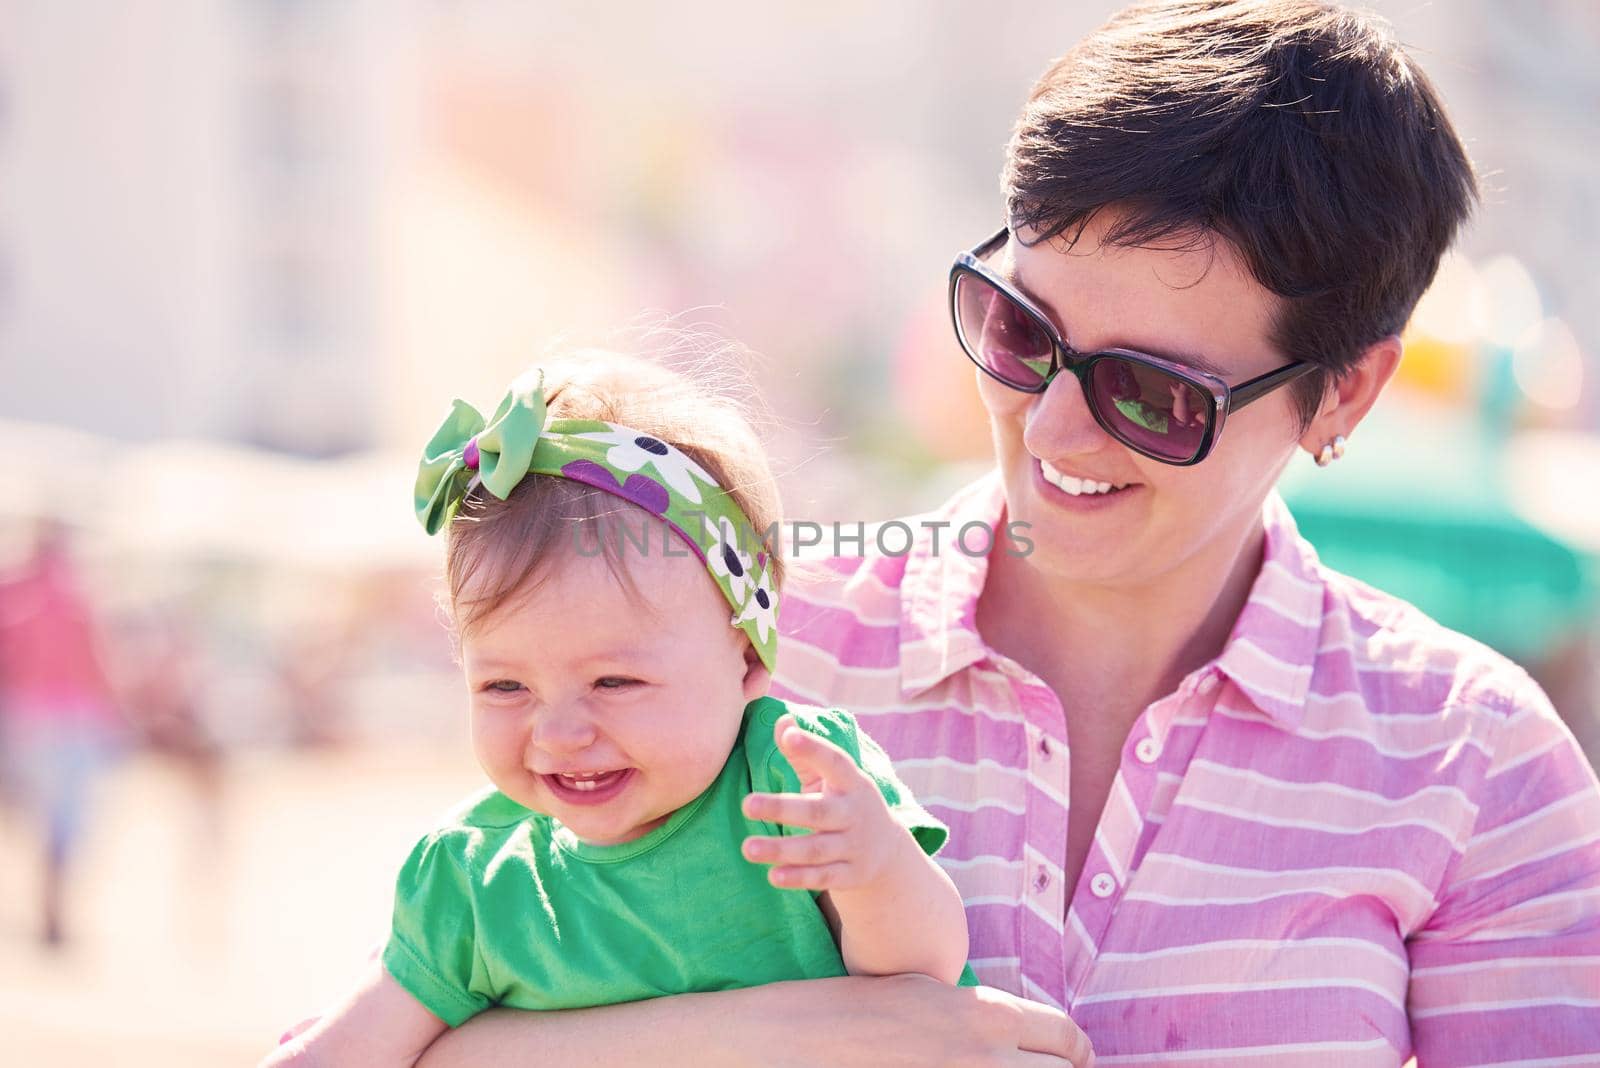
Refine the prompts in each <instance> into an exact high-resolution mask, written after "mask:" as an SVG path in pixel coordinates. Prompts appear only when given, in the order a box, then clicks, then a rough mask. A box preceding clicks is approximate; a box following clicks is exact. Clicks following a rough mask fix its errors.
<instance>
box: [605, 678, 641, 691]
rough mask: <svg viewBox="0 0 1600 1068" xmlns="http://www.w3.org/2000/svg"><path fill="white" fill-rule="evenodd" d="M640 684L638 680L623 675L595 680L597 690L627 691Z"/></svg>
mask: <svg viewBox="0 0 1600 1068" xmlns="http://www.w3.org/2000/svg"><path fill="white" fill-rule="evenodd" d="M638 682H639V680H638V679H630V678H627V677H625V676H622V675H605V676H602V677H601V678H598V679H595V680H594V685H595V689H597V690H625V689H627V688H628V687H629V686H635V685H637V684H638Z"/></svg>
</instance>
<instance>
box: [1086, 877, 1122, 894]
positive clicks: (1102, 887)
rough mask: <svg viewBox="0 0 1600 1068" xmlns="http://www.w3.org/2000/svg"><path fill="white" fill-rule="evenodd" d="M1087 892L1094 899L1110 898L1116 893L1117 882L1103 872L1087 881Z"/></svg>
mask: <svg viewBox="0 0 1600 1068" xmlns="http://www.w3.org/2000/svg"><path fill="white" fill-rule="evenodd" d="M1089 892H1090V893H1092V894H1094V896H1095V897H1110V896H1111V895H1112V894H1114V893H1116V892H1117V881H1116V880H1115V879H1113V878H1112V877H1111V876H1110V875H1108V874H1106V873H1105V872H1101V873H1100V874H1099V875H1096V876H1095V877H1094V878H1093V879H1090V880H1089Z"/></svg>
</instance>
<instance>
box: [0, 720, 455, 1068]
mask: <svg viewBox="0 0 1600 1068" xmlns="http://www.w3.org/2000/svg"><path fill="white" fill-rule="evenodd" d="M479 781H481V780H480V778H479V775H478V773H477V770H476V766H475V765H474V764H473V761H472V757H471V755H470V753H469V752H468V751H467V749H466V743H465V739H464V738H463V739H461V740H460V741H458V742H457V741H452V742H447V743H445V744H442V745H441V744H429V745H426V746H423V745H411V746H407V747H388V748H365V749H361V750H358V751H340V752H319V753H314V754H311V755H305V754H290V753H274V754H270V755H267V754H263V755H251V756H245V757H240V758H237V759H235V760H233V761H232V762H231V763H230V764H229V765H228V767H227V769H226V771H225V772H224V775H223V787H222V795H221V797H220V799H218V803H216V804H214V805H213V804H211V803H210V802H207V801H205V800H204V798H203V797H202V795H201V791H200V789H199V788H198V787H197V786H196V785H195V784H194V782H193V781H192V780H190V779H189V778H188V777H186V776H185V775H184V774H183V772H182V771H181V769H179V768H177V767H176V766H175V765H172V764H170V763H167V762H164V761H162V760H158V759H155V758H149V757H142V758H139V759H137V760H135V761H132V762H129V763H128V764H125V765H124V766H123V767H122V768H120V769H119V770H117V771H116V772H115V773H113V774H112V775H111V776H109V777H108V778H107V779H105V780H103V781H102V783H101V786H100V789H99V791H98V793H97V801H98V804H97V805H96V809H95V812H96V817H97V818H96V819H95V821H94V823H93V825H92V826H91V828H90V829H89V831H88V833H87V835H86V838H85V841H84V843H83V847H82V851H81V855H80V858H79V862H78V864H77V866H76V868H75V872H74V879H73V886H72V897H71V905H70V907H69V912H68V917H69V928H68V942H67V945H66V946H65V947H64V948H62V949H60V950H57V951H53V952H52V951H47V950H45V949H43V948H42V947H40V946H39V945H38V943H37V941H36V938H35V926H36V919H35V915H34V913H33V911H32V910H33V907H34V902H35V896H36V894H35V890H36V880H37V875H38V860H37V858H36V857H35V856H34V854H33V851H32V850H33V847H32V843H31V839H30V838H29V837H28V836H27V834H26V833H25V832H26V827H25V826H24V824H23V823H22V822H21V820H20V819H19V818H18V816H17V814H16V813H14V812H7V813H6V814H5V815H4V817H0V1064H5V1065H8V1066H9V1065H44V1064H49V1065H50V1066H52V1068H70V1066H74V1065H95V1066H102V1065H118V1066H134V1068H139V1066H145V1065H163V1066H177V1065H191V1064H192V1065H207V1066H218V1065H231V1064H252V1063H254V1061H256V1060H257V1059H259V1058H260V1057H261V1056H262V1055H263V1054H264V1053H265V1052H266V1051H267V1050H268V1049H269V1048H270V1046H271V1045H272V1044H273V1042H275V1041H276V1037H277V1035H278V1034H279V1033H280V1032H281V1031H282V1030H283V1029H284V1028H285V1027H287V1026H288V1025H290V1024H292V1023H293V1022H294V1021H296V1020H298V1019H301V1018H303V1017H305V1016H307V1015H310V1014H312V1013H314V1012H315V1011H316V1009H317V1008H318V1006H320V1005H322V1004H325V1003H327V1002H329V1001H331V1000H332V999H333V998H334V997H335V996H337V994H338V993H339V992H340V991H341V990H342V989H343V988H344V986H345V985H346V984H347V983H348V982H349V981H350V979H351V978H352V976H353V974H354V973H355V972H356V971H358V970H359V969H360V967H361V966H362V964H363V963H364V962H365V960H366V957H367V955H368V954H369V953H370V951H371V950H372V948H373V947H374V946H375V945H377V944H378V942H379V941H380V940H381V938H382V937H383V931H384V927H385V922H386V920H387V917H388V912H389V904H390V894H391V893H392V889H393V882H392V880H393V878H394V874H395V872H396V871H397V870H398V868H399V865H400V863H401V861H403V860H404V859H405V855H406V853H407V851H408V850H409V848H410V846H411V845H412V843H413V842H414V841H415V838H416V835H417V834H418V832H419V831H420V830H421V829H423V828H424V827H425V826H426V824H427V822H428V820H429V819H430V817H432V816H434V815H436V814H437V813H439V812H440V811H442V810H443V809H445V808H446V807H448V806H449V805H450V804H451V803H452V802H453V801H454V800H455V799H456V798H458V797H460V796H461V795H463V794H465V793H466V792H467V791H469V790H471V789H472V788H473V787H474V786H475V785H477V783H478V782H479ZM208 817H210V818H208Z"/></svg>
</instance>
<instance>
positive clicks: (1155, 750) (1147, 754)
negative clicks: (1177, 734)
mask: <svg viewBox="0 0 1600 1068" xmlns="http://www.w3.org/2000/svg"><path fill="white" fill-rule="evenodd" d="M1133 754H1134V756H1136V757H1138V758H1139V759H1140V760H1142V761H1143V762H1144V763H1146V764H1154V763H1155V762H1156V758H1157V757H1159V756H1160V755H1161V747H1160V746H1159V745H1157V744H1156V740H1155V739H1154V738H1140V739H1139V742H1138V744H1137V745H1135V746H1134V747H1133Z"/></svg>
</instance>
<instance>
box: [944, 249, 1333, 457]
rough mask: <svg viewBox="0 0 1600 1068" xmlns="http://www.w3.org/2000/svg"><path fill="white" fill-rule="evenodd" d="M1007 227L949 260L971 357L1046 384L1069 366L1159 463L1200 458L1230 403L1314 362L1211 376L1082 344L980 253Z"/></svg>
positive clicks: (1110, 421)
mask: <svg viewBox="0 0 1600 1068" xmlns="http://www.w3.org/2000/svg"><path fill="white" fill-rule="evenodd" d="M1010 236H1011V231H1010V230H1009V228H1007V229H1002V230H1001V231H1000V232H999V233H997V234H995V235H994V236H993V237H991V238H989V239H988V240H987V241H985V242H983V243H982V244H980V245H978V246H977V247H976V248H974V249H973V250H972V251H971V252H963V253H962V254H961V255H959V256H957V257H956V262H955V263H954V265H952V266H951V268H950V318H951V321H952V322H953V323H954V324H955V328H956V339H957V340H958V341H960V342H961V348H962V351H964V352H965V353H966V354H967V356H968V357H969V358H971V360H972V362H973V363H975V364H977V365H978V366H979V368H981V369H982V370H983V371H984V373H985V374H987V375H988V376H989V377H990V378H993V379H994V380H995V381H997V382H1001V383H1003V384H1005V385H1007V386H1010V387H1011V388H1012V389H1016V390H1021V391H1022V392H1024V393H1043V392H1044V391H1045V389H1046V388H1048V387H1049V385H1050V383H1051V382H1052V381H1054V380H1055V377H1056V375H1058V374H1060V373H1061V372H1062V371H1069V372H1071V373H1072V374H1073V375H1074V376H1075V377H1076V378H1077V379H1078V385H1080V386H1082V387H1083V397H1084V400H1085V401H1086V402H1087V403H1088V406H1089V411H1090V412H1091V413H1093V415H1094V418H1095V422H1097V423H1099V424H1100V426H1101V427H1102V428H1104V430H1105V431H1106V433H1108V434H1110V435H1111V436H1112V437H1114V438H1116V439H1117V440H1118V441H1120V442H1122V443H1123V444H1124V445H1126V446H1128V448H1130V449H1132V450H1134V451H1135V452H1138V453H1142V454H1143V455H1145V456H1148V457H1150V458H1151V459H1152V460H1160V461H1161V462H1162V463H1164V464H1176V465H1178V466H1180V467H1187V466H1189V465H1191V464H1197V463H1199V462H1200V461H1201V460H1204V459H1205V458H1206V455H1207V454H1208V453H1209V452H1210V451H1211V449H1212V447H1213V446H1214V445H1216V443H1217V438H1219V437H1220V436H1221V435H1222V423H1223V420H1225V419H1226V418H1227V416H1228V413H1230V412H1236V411H1238V410H1239V409H1240V408H1243V407H1244V406H1245V405H1247V404H1250V403H1251V402H1253V401H1257V400H1260V399H1261V398H1262V397H1264V396H1266V395H1267V394H1268V393H1271V392H1272V391H1273V390H1275V389H1277V388H1279V387H1280V386H1286V385H1288V384H1289V383H1290V382H1292V381H1294V380H1295V379H1297V378H1299V377H1300V376H1301V375H1304V374H1306V373H1307V372H1309V371H1311V370H1313V369H1314V368H1315V366H1316V365H1315V364H1312V363H1310V362H1308V361H1306V360H1296V361H1295V362H1294V363H1291V364H1289V365H1288V366H1285V367H1280V368H1278V369H1277V370H1275V371H1268V372H1267V373H1266V374H1264V375H1258V376H1257V377H1255V378H1252V379H1250V380H1249V381H1248V382H1241V383H1240V384H1239V385H1237V386H1230V385H1228V383H1226V382H1224V381H1223V380H1222V379H1221V378H1218V377H1217V376H1216V375H1213V374H1208V373H1207V372H1205V371H1197V370H1195V369H1194V368H1192V367H1185V366H1184V365H1183V364H1180V363H1174V362H1173V361H1171V360H1164V359H1162V358H1161V357H1159V356H1151V355H1149V354H1148V353H1143V352H1134V351H1132V350H1131V349H1104V350H1102V351H1100V352H1078V351H1076V350H1075V349H1073V347H1072V346H1071V345H1068V344H1067V343H1066V341H1065V340H1063V339H1062V337H1061V332H1060V331H1058V330H1057V329H1056V328H1055V325H1054V324H1053V323H1051V322H1050V318H1049V316H1047V315H1045V313H1044V312H1043V311H1041V310H1040V308H1039V306H1038V305H1037V304H1035V303H1034V302H1033V301H1031V300H1029V299H1028V298H1027V297H1025V296H1023V295H1022V294H1021V293H1019V292H1018V291H1017V290H1016V289H1015V288H1013V287H1012V286H1011V284H1010V283H1009V282H1007V281H1006V280H1005V279H1004V278H1001V277H1000V276H999V275H998V274H996V273H995V272H994V271H992V270H990V269H989V267H988V266H987V265H986V264H985V263H984V262H983V261H984V259H985V258H986V257H988V256H990V255H991V254H993V253H994V251H995V250H996V249H998V248H999V247H1000V246H1001V245H1003V244H1005V242H1006V239H1007V238H1008V237H1010Z"/></svg>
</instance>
